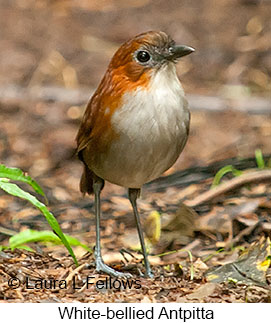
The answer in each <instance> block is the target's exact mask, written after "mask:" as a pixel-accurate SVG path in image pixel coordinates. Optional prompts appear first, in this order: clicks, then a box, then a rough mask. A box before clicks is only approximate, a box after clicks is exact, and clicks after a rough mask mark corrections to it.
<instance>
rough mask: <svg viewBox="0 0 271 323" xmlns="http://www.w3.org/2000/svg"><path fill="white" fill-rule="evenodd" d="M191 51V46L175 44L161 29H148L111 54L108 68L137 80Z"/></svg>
mask: <svg viewBox="0 0 271 323" xmlns="http://www.w3.org/2000/svg"><path fill="white" fill-rule="evenodd" d="M192 52H194V49H193V48H192V47H189V46H185V45H176V44H175V41H174V40H173V39H172V38H171V37H170V36H168V35H167V34H166V33H164V32H162V31H159V32H158V31H149V32H146V33H143V34H140V35H137V36H135V37H134V38H132V39H130V40H128V41H127V42H125V43H124V44H123V45H122V46H121V47H120V48H119V49H118V50H117V52H116V53H115V55H114V56H113V58H112V60H111V63H110V65H109V69H111V70H112V71H113V73H116V74H117V75H118V74H122V76H123V77H124V78H125V77H126V78H128V79H129V80H130V81H138V80H139V79H140V78H141V77H144V76H146V75H148V74H150V73H152V72H155V71H157V70H159V69H160V68H161V67H163V66H165V65H168V64H169V63H172V62H173V63H176V62H177V60H178V59H179V58H181V57H183V56H185V55H188V54H190V53H192Z"/></svg>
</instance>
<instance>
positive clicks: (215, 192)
mask: <svg viewBox="0 0 271 323" xmlns="http://www.w3.org/2000/svg"><path fill="white" fill-rule="evenodd" d="M268 180H269V181H271V170H260V171H255V172H251V173H246V174H243V175H241V176H238V177H235V178H233V179H231V180H229V181H228V182H226V183H223V184H221V185H219V186H217V187H216V188H213V189H211V190H209V191H207V192H204V193H202V194H200V195H199V196H197V197H196V198H194V199H193V200H190V201H186V202H185V204H186V205H187V206H190V207H194V206H197V205H200V204H203V203H206V202H209V201H211V200H213V199H214V198H216V197H218V196H220V195H222V194H225V193H227V192H229V191H232V190H234V189H236V188H238V187H240V186H243V185H246V184H249V183H257V182H263V181H268Z"/></svg>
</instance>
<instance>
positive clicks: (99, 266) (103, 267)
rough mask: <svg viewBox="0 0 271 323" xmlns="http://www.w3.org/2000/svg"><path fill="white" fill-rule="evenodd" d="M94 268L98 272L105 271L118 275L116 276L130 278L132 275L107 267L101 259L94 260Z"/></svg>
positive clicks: (114, 275) (111, 274)
mask: <svg viewBox="0 0 271 323" xmlns="http://www.w3.org/2000/svg"><path fill="white" fill-rule="evenodd" d="M96 270H97V271H98V272H103V273H106V274H108V275H110V276H113V277H118V278H132V277H133V275H131V274H130V273H122V272H120V271H117V270H115V269H113V268H111V267H109V266H108V265H106V264H105V263H104V262H103V261H102V260H101V259H97V260H96Z"/></svg>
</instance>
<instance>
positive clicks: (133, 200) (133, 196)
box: [128, 188, 153, 278]
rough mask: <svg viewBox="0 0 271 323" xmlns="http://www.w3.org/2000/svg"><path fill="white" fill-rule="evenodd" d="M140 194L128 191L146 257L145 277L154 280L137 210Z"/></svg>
mask: <svg viewBox="0 0 271 323" xmlns="http://www.w3.org/2000/svg"><path fill="white" fill-rule="evenodd" d="M139 193H140V189H138V188H129V190H128V195H129V200H130V202H131V204H132V207H133V211H134V216H135V220H136V226H137V231H138V235H139V240H140V244H141V249H142V252H143V256H144V263H145V268H146V273H145V275H146V276H147V277H150V278H152V277H153V274H152V272H151V267H150V263H149V260H148V255H147V251H146V247H145V242H144V236H143V231H142V227H141V223H140V218H139V214H138V210H137V203H136V200H137V197H138V195H139Z"/></svg>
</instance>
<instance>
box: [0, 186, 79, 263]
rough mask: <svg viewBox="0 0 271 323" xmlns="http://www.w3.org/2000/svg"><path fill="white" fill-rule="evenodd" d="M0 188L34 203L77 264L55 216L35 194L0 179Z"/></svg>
mask: <svg viewBox="0 0 271 323" xmlns="http://www.w3.org/2000/svg"><path fill="white" fill-rule="evenodd" d="M0 188H1V189H2V190H4V191H5V192H7V193H8V194H11V195H13V196H17V197H20V198H22V199H24V200H27V201H28V202H30V203H31V204H32V205H34V206H35V207H36V208H38V209H39V210H40V211H41V212H42V213H43V215H44V216H45V218H46V220H47V222H48V223H49V225H50V226H51V228H52V229H53V230H54V232H55V233H56V234H57V236H58V237H59V238H60V239H61V241H62V242H63V244H64V246H65V247H66V248H67V250H68V251H69V253H70V255H71V256H72V258H73V260H74V262H75V264H76V265H77V266H78V262H77V259H76V257H75V255H74V253H73V250H72V248H71V246H70V244H69V243H68V241H67V239H66V238H65V236H64V234H63V232H62V230H61V228H60V226H59V224H58V222H57V220H56V218H55V217H54V216H53V214H52V213H51V212H50V211H49V210H48V209H47V207H46V206H45V205H44V204H43V203H41V202H40V201H39V200H38V199H37V198H36V197H35V196H33V195H31V194H30V193H28V192H25V191H24V190H22V189H21V188H20V187H19V186H18V185H16V184H13V183H6V182H3V181H0Z"/></svg>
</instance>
